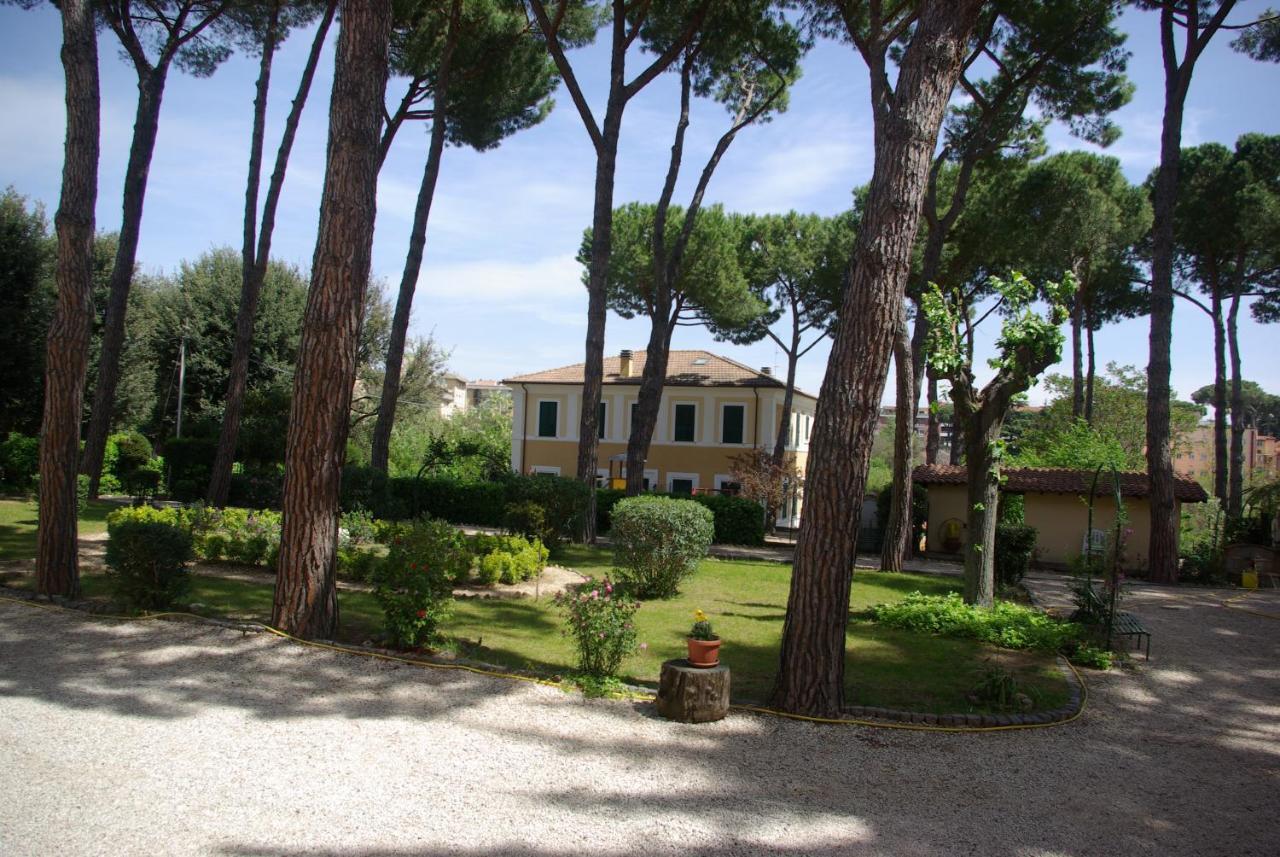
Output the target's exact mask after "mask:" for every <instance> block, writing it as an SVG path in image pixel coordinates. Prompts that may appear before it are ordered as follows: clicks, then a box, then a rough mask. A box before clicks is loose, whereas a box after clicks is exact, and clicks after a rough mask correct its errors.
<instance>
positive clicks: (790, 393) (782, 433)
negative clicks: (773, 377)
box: [769, 303, 800, 528]
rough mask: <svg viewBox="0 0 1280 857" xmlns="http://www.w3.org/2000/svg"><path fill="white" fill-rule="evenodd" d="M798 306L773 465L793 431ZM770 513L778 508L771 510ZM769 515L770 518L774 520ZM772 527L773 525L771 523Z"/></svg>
mask: <svg viewBox="0 0 1280 857" xmlns="http://www.w3.org/2000/svg"><path fill="white" fill-rule="evenodd" d="M796 309H797V307H796V306H795V304H794V303H793V304H792V306H791V350H790V351H788V352H787V386H786V389H785V390H783V391H782V415H781V416H780V417H779V418H778V432H777V434H776V435H775V436H774V438H773V466H774V467H779V468H780V467H782V463H783V461H784V460H785V459H786V456H787V435H788V434H789V433H790V431H791V411H792V410H793V409H794V408H795V401H796V366H797V365H798V364H799V362H800V357H799V354H800V320H799V317H798V315H797V312H796ZM769 511H770V513H772V512H773V511H776V510H769ZM773 519H774V518H773V515H772V514H770V515H769V520H771V521H772V520H773ZM771 528H772V525H771Z"/></svg>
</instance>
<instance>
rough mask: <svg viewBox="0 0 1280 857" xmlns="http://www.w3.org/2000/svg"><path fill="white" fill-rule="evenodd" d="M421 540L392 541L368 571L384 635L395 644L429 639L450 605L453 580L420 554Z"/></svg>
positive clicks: (417, 643) (420, 643)
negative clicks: (381, 559) (378, 607)
mask: <svg viewBox="0 0 1280 857" xmlns="http://www.w3.org/2000/svg"><path fill="white" fill-rule="evenodd" d="M417 529H418V527H416V526H415V527H414V530H417ZM421 544H422V539H416V540H412V539H401V540H399V541H396V542H392V544H391V550H390V552H389V553H388V554H387V557H386V559H384V560H383V561H382V562H380V563H378V564H377V565H376V566H375V567H374V569H373V573H372V577H373V597H374V598H376V599H377V601H378V605H379V606H380V607H381V608H382V614H383V619H384V623H385V625H384V627H385V628H386V631H387V636H388V637H389V638H390V640H391V642H392V643H394V644H395V645H399V646H407V647H415V646H420V645H422V644H423V643H426V642H429V641H430V640H432V639H433V638H434V637H435V636H436V633H437V631H438V629H439V626H440V623H441V622H442V621H444V620H445V619H446V618H448V616H449V611H450V609H451V608H452V606H453V601H452V598H451V596H452V592H453V584H452V581H451V580H450V578H449V576H448V573H447V572H446V570H445V567H444V565H442V564H440V563H436V562H432V561H430V560H429V559H427V558H424V557H423V556H422V555H421V554H420V553H419V551H418V548H420V547H421Z"/></svg>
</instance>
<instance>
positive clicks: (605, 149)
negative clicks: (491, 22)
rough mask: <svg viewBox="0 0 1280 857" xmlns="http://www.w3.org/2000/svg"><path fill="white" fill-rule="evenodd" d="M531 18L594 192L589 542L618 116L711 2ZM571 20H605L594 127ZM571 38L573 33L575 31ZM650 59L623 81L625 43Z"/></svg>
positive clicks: (585, 454)
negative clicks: (603, 67) (603, 79)
mask: <svg viewBox="0 0 1280 857" xmlns="http://www.w3.org/2000/svg"><path fill="white" fill-rule="evenodd" d="M527 3H528V5H529V10H530V13H531V16H532V17H533V18H534V20H536V21H537V23H538V27H539V28H540V29H541V30H542V35H543V38H545V39H546V41H547V48H548V50H550V52H551V57H552V59H553V60H555V63H556V68H557V69H558V70H559V72H560V76H561V78H563V80H564V85H565V88H566V89H567V90H569V96H570V97H571V98H572V99H573V105H574V107H575V108H576V109H577V111H578V115H579V116H580V117H581V119H582V124H583V127H584V128H586V131H587V136H588V137H589V138H590V139H591V145H592V148H593V149H594V151H595V156H596V177H595V194H594V201H593V203H592V215H591V265H590V268H589V270H588V272H587V335H586V346H585V351H586V357H585V360H584V364H583V383H582V417H581V421H580V423H579V428H578V474H577V475H578V479H579V480H581V481H582V482H584V483H586V485H587V486H588V487H589V489H590V491H591V493H590V494H589V500H588V507H587V512H586V514H585V515H584V516H583V535H584V536H585V537H586V539H587V540H589V541H591V540H594V538H595V519H596V516H595V486H596V452H597V450H598V448H599V443H600V440H599V427H598V426H597V424H596V421H597V420H598V419H599V410H600V394H601V386H602V385H603V383H604V329H605V320H606V317H607V312H608V298H607V295H606V281H607V279H608V275H609V252H610V248H611V246H612V236H613V187H614V175H615V172H616V170H617V163H618V142H619V140H620V139H621V136H622V116H623V112H624V111H625V110H626V107H627V104H628V102H630V101H631V99H632V98H634V97H635V96H636V95H637V94H639V93H640V92H641V91H642V90H643V89H644V88H645V87H646V86H648V85H649V84H650V83H652V82H653V80H654V78H656V77H657V76H658V75H660V74H662V72H664V71H666V70H667V69H668V68H670V67H671V65H672V64H673V63H675V62H676V61H677V60H678V59H679V58H680V56H681V54H683V52H684V50H685V48H686V47H688V45H689V44H690V43H691V42H692V41H693V39H694V38H695V37H696V36H697V34H698V33H699V31H700V30H701V28H702V26H703V24H704V22H705V21H706V19H707V15H708V12H709V11H710V9H711V7H712V6H713V5H714V0H679V2H672V3H663V4H652V3H649V2H640V3H635V2H633V3H627V2H626V0H601V2H591V0H559V2H557V3H556V4H554V5H551V4H548V3H545V2H544V0H527ZM573 16H577V17H578V18H580V19H581V18H592V17H594V18H596V19H598V20H600V21H601V22H606V21H607V24H603V26H605V27H607V29H608V31H609V40H610V41H609V77H608V90H607V95H606V98H605V107H604V115H603V117H602V118H601V119H600V120H599V121H597V119H596V114H595V113H594V112H593V111H592V109H591V105H590V104H588V103H587V99H586V95H585V94H584V92H583V88H582V85H581V83H580V82H579V79H578V73H577V70H576V69H575V68H574V67H573V64H572V63H570V62H569V58H568V56H567V54H566V53H565V49H566V47H572V45H571V44H566V41H565V39H564V38H563V36H562V33H563V31H564V29H565V21H566V19H569V18H571V17H573ZM574 32H577V30H576V28H575V29H574ZM637 42H639V44H640V46H641V47H642V48H644V49H645V50H647V51H648V52H649V53H651V54H653V58H652V59H651V60H650V61H649V62H648V63H647V64H646V65H645V67H644V68H643V69H642V70H641V71H640V73H639V74H637V75H635V76H634V77H632V78H631V79H630V80H628V79H627V55H628V53H629V51H630V49H631V47H632V45H634V44H636V43H637Z"/></svg>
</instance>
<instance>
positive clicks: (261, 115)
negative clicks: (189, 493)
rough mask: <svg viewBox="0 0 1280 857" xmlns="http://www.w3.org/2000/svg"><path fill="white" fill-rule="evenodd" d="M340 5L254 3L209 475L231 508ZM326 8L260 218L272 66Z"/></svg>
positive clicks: (328, 0)
mask: <svg viewBox="0 0 1280 857" xmlns="http://www.w3.org/2000/svg"><path fill="white" fill-rule="evenodd" d="M337 8H338V0H325V2H324V4H323V6H322V7H320V9H317V7H316V6H315V4H299V5H298V6H297V7H296V8H287V7H286V5H285V3H284V2H283V0H271V2H270V3H268V4H267V5H266V6H265V7H249V9H248V10H247V12H248V13H249V14H252V13H257V14H256V15H255V16H254V17H253V18H251V19H250V22H249V23H250V26H249V31H250V32H251V33H252V34H253V37H254V38H253V40H252V42H251V44H252V45H253V46H254V47H255V48H256V49H257V50H259V51H260V52H261V53H260V58H259V63H258V82H257V85H256V88H255V97H254V101H253V132H252V136H251V138H250V143H249V176H248V181H247V182H246V186H245V196H244V237H243V242H242V244H241V250H240V255H241V273H240V306H239V309H238V310H237V312H236V336H235V343H234V345H233V346H232V351H231V362H230V366H229V373H228V378H227V393H226V398H225V400H224V401H225V406H224V408H223V416H222V430H221V434H220V435H219V437H218V452H217V454H216V455H215V457H214V461H213V469H212V472H211V475H210V477H209V490H208V495H207V499H208V501H209V504H210V505H212V506H223V505H226V502H227V492H228V491H229V490H230V488H231V469H232V467H233V466H234V464H235V460H236V446H237V443H238V441H239V437H240V419H241V417H242V416H243V413H244V397H245V391H246V388H247V386H248V379H249V358H250V356H251V354H252V352H253V326H254V318H255V317H256V316H257V313H258V300H259V298H260V297H261V295H262V284H263V282H264V281H265V280H266V277H267V265H268V263H269V262H270V261H271V239H272V236H273V234H274V232H275V223H276V209H277V208H278V206H279V204H280V194H281V192H282V191H283V190H284V178H285V172H286V170H287V169H288V166H289V155H290V154H291V153H292V151H293V141H294V139H295V138H296V136H297V133H298V123H299V122H300V121H301V120H302V111H303V109H304V108H305V107H306V104H307V96H308V95H309V94H310V93H311V82H312V81H313V80H314V79H315V73H316V66H317V65H319V63H320V51H321V49H322V48H323V47H324V42H325V38H326V37H327V36H328V34H329V26H330V25H331V24H332V23H333V16H334V14H335V13H336V11H337ZM317 11H319V14H320V22H319V25H318V26H317V27H316V32H315V34H314V36H313V37H312V40H311V51H310V53H309V54H308V55H307V62H306V64H305V65H304V66H303V69H302V76H301V77H300V79H299V81H298V90H297V94H296V95H295V96H294V99H293V106H292V107H291V108H290V109H289V115H288V117H287V118H286V119H285V123H284V133H283V135H282V136H281V139H280V147H279V149H278V150H277V151H276V162H275V167H274V169H273V170H272V172H271V178H270V180H269V181H268V183H267V195H266V199H265V200H264V201H263V204H262V219H261V221H259V219H258V191H259V189H260V185H261V179H262V150H263V137H264V135H265V127H266V121H267V96H268V94H269V92H270V87H271V68H272V64H273V61H274V59H275V54H276V50H277V49H278V47H279V45H280V44H281V43H282V42H283V41H284V39H285V38H286V37H287V36H288V32H289V30H290V29H291V28H296V27H299V26H302V25H304V24H306V23H308V22H309V21H310V20H311V18H312V17H314V15H315V13H316V12H317Z"/></svg>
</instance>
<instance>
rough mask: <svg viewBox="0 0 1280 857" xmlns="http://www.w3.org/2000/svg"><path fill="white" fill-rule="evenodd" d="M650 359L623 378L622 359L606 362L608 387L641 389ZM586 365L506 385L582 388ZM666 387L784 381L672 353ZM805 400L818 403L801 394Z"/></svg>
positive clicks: (637, 357)
mask: <svg viewBox="0 0 1280 857" xmlns="http://www.w3.org/2000/svg"><path fill="white" fill-rule="evenodd" d="M646 357H647V355H646V353H645V350H644V349H639V350H637V351H635V352H634V356H633V357H632V362H631V374H630V375H629V376H627V377H623V376H622V358H621V356H620V355H614V356H612V357H606V358H605V359H604V383H605V384H627V385H635V386H639V385H640V378H641V376H642V375H643V374H644V364H645V359H646ZM583 374H584V373H583V364H581V363H574V364H573V365H572V366H561V367H560V368H558V369H547V370H545V371H542V372H533V373H530V374H528V375H517V376H515V377H514V378H507V379H505V380H504V381H503V382H502V383H504V384H581V383H582V381H583ZM665 384H666V386H669V387H765V388H773V389H779V390H780V389H783V388H784V387H786V384H784V383H783V382H782V381H781V380H779V379H778V378H776V377H774V376H773V375H769V374H766V373H764V372H761V371H758V370H756V369H752V368H751V367H750V366H747V365H745V364H742V363H739V362H738V361H736V360H730V359H729V358H728V357H721V356H720V355H718V354H712V353H711V352H710V351H672V352H671V356H670V357H669V359H668V361H667V378H666V381H665ZM796 393H797V394H798V395H801V396H808V397H809V398H811V399H816V398H817V397H816V396H811V395H809V394H808V393H805V392H803V391H801V390H796Z"/></svg>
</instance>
